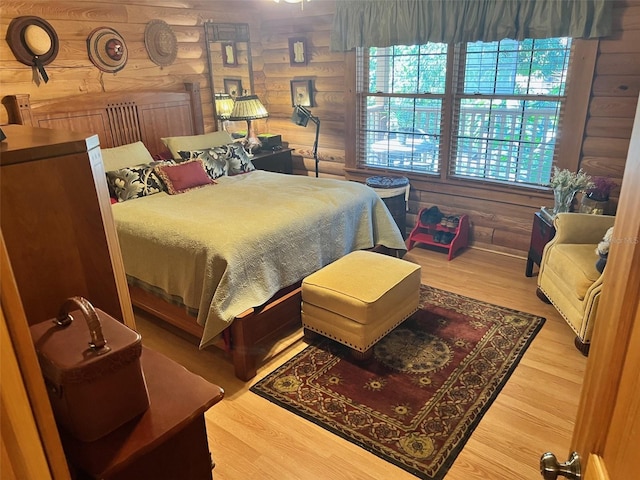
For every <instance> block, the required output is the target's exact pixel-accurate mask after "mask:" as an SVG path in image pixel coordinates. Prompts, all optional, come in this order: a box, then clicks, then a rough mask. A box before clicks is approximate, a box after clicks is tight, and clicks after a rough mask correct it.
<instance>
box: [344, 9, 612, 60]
mask: <svg viewBox="0 0 640 480" xmlns="http://www.w3.org/2000/svg"><path fill="white" fill-rule="evenodd" d="M612 4H613V2H612V1H610V0H336V14H335V17H334V21H333V31H332V35H331V49H332V50H333V51H347V50H351V49H352V48H354V47H388V46H391V45H418V44H423V43H427V42H442V43H459V42H476V41H486V42H491V41H496V40H502V39H504V38H512V39H517V40H521V39H524V38H551V37H572V38H594V37H602V36H606V35H609V34H610V33H611V9H612Z"/></svg>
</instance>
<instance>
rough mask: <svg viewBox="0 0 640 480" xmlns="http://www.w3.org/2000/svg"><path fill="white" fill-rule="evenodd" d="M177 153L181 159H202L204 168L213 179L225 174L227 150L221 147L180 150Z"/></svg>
mask: <svg viewBox="0 0 640 480" xmlns="http://www.w3.org/2000/svg"><path fill="white" fill-rule="evenodd" d="M178 153H179V154H180V158H182V160H202V161H203V162H204V168H205V169H206V171H207V173H208V174H209V176H210V177H211V178H212V179H213V180H215V179H216V178H218V177H223V176H226V175H227V156H228V150H226V149H223V148H222V147H214V148H205V149H203V150H192V151H184V150H181V151H179V152H178Z"/></svg>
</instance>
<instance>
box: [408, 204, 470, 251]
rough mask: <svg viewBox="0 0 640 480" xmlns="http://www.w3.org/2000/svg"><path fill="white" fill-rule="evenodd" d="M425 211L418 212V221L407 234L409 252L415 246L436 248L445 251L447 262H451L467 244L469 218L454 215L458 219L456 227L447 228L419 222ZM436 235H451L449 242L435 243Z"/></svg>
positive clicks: (436, 224)
mask: <svg viewBox="0 0 640 480" xmlns="http://www.w3.org/2000/svg"><path fill="white" fill-rule="evenodd" d="M425 210H427V208H423V209H422V210H420V212H419V213H418V221H417V223H416V225H415V227H413V229H412V230H411V233H410V234H409V240H407V243H408V248H409V250H411V249H412V248H413V247H414V246H415V245H417V244H423V245H429V246H432V247H438V248H441V249H443V250H446V251H447V252H448V260H451V259H452V258H453V257H454V255H455V254H456V252H458V251H459V250H461V249H463V248H465V247H466V246H468V244H469V217H468V216H467V215H455V216H457V217H458V218H459V221H458V226H457V227H447V226H444V225H441V224H439V223H434V224H427V223H422V222H421V221H420V218H421V216H422V212H423V211H425ZM448 216H451V215H448ZM438 233H449V234H452V235H453V237H452V239H451V242H449V243H441V242H436V241H435V237H436V236H437V234H438Z"/></svg>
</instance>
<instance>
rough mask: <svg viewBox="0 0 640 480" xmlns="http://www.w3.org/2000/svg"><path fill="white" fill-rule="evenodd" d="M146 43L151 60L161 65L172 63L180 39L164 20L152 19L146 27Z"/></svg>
mask: <svg viewBox="0 0 640 480" xmlns="http://www.w3.org/2000/svg"><path fill="white" fill-rule="evenodd" d="M144 45H145V47H146V48H147V53H148V54H149V58H150V59H151V61H152V62H153V63H155V64H157V65H160V66H161V67H163V66H166V65H171V64H172V63H173V61H174V60H175V59H176V54H177V53H178V41H177V40H176V34H175V33H173V30H171V27H170V26H169V25H168V24H167V23H166V22H164V21H162V20H151V21H150V22H149V23H147V26H146V27H145V29H144Z"/></svg>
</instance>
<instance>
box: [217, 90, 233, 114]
mask: <svg viewBox="0 0 640 480" xmlns="http://www.w3.org/2000/svg"><path fill="white" fill-rule="evenodd" d="M215 102H216V114H217V117H218V118H219V119H220V120H229V116H230V115H231V112H232V111H233V98H231V95H229V94H228V93H216V95H215Z"/></svg>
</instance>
